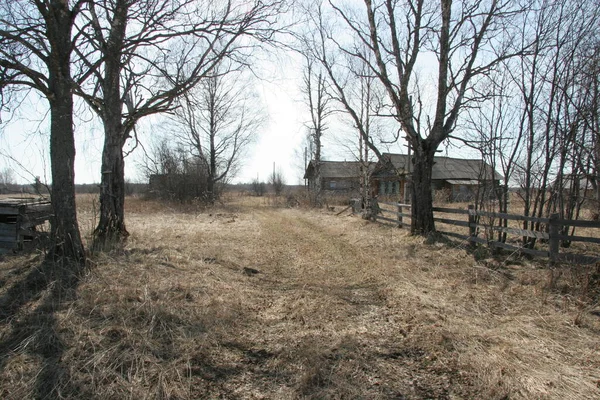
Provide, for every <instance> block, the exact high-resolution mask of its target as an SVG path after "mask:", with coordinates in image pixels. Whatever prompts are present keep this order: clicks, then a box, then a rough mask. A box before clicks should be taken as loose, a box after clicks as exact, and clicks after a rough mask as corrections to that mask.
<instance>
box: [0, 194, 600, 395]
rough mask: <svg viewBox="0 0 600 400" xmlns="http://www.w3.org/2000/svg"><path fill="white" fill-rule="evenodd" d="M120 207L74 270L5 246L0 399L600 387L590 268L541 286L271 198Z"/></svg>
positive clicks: (535, 272) (89, 202) (527, 271)
mask: <svg viewBox="0 0 600 400" xmlns="http://www.w3.org/2000/svg"><path fill="white" fill-rule="evenodd" d="M79 201H80V203H79V206H80V211H79V216H80V218H82V225H83V226H85V224H86V223H87V224H88V225H89V226H93V225H94V223H93V221H92V219H93V218H94V215H95V214H94V213H95V211H94V207H95V206H94V201H93V199H92V198H86V199H84V198H81V199H79ZM127 210H128V214H127V226H128V229H129V230H130V232H131V236H130V237H129V239H128V241H127V242H126V243H125V245H124V246H123V247H122V248H119V249H115V250H113V251H110V252H104V253H97V254H94V255H92V257H93V263H94V265H95V267H94V269H93V270H91V271H90V272H89V273H88V274H87V275H86V276H84V277H83V278H81V279H79V280H76V281H69V280H65V279H63V278H61V277H60V276H58V275H52V274H51V273H49V270H47V269H43V268H41V267H40V258H39V257H37V256H35V255H27V254H20V255H16V256H8V257H5V258H4V259H3V260H0V305H1V310H2V313H1V320H0V398H7V399H17V398H33V397H44V396H46V395H47V396H51V397H59V398H67V399H68V398H72V399H75V398H90V399H95V398H97V399H104V398H161V399H196V398H269V399H295V398H306V399H328V398H330V399H334V398H335V399H338V398H365V399H366V398H368V399H388V398H404V399H422V398H436V399H461V398H462V399H467V398H486V399H507V398H511V399H528V398H540V399H563V398H564V399H587V398H589V399H592V398H598V397H600V387H599V385H600V372H599V371H600V351H599V345H598V340H597V338H598V334H599V333H600V323H599V321H600V310H599V309H598V291H597V289H598V280H599V278H598V274H597V272H598V271H596V270H589V269H583V268H580V269H576V268H565V269H564V270H563V271H562V274H561V275H560V277H559V278H558V280H557V285H556V286H555V288H554V289H553V290H549V289H548V288H547V287H546V286H547V283H548V271H547V270H545V269H543V268H540V266H539V265H536V264H535V263H533V262H531V261H527V260H512V261H510V262H507V261H506V260H502V259H494V258H491V257H489V256H488V255H483V256H482V257H481V258H480V259H477V260H476V259H474V258H473V256H472V255H471V254H470V253H469V252H467V250H466V249H465V248H464V247H463V246H460V245H453V244H451V243H447V244H441V243H437V244H434V245H426V244H424V240H423V239H422V238H419V237H411V236H409V235H408V234H407V232H406V231H405V230H401V229H396V228H391V227H386V226H382V225H378V224H373V223H369V222H366V221H364V220H362V219H360V218H355V217H351V216H348V214H345V213H344V214H341V215H339V216H336V215H335V213H333V212H330V211H328V210H321V211H314V210H313V211H307V210H302V209H298V208H286V207H285V206H282V207H279V208H278V207H274V204H273V203H270V200H269V199H268V198H254V197H235V196H233V197H231V198H230V199H229V202H228V203H227V204H226V205H222V206H218V207H216V208H212V209H202V208H199V207H195V206H193V205H188V206H186V207H185V208H179V207H174V206H172V205H164V204H161V203H156V202H145V201H142V200H140V199H135V198H130V199H128V202H127ZM86 218H87V219H88V220H86ZM40 268H41V269H40ZM36 271H37V272H36ZM40 271H41V272H40ZM69 282H70V283H69ZM67 283H68V284H67ZM57 288H62V289H60V290H58V289H57ZM597 311H598V312H597Z"/></svg>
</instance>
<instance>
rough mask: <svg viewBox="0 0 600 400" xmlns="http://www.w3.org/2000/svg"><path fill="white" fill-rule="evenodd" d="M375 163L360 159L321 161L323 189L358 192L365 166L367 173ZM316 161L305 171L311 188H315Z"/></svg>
mask: <svg viewBox="0 0 600 400" xmlns="http://www.w3.org/2000/svg"><path fill="white" fill-rule="evenodd" d="M374 166H375V163H372V162H369V163H366V165H365V163H361V162H359V161H321V162H320V172H321V190H324V191H328V192H335V193H358V191H359V190H360V180H361V176H362V174H363V171H364V168H367V174H370V173H371V171H372V170H373V167H374ZM315 167H316V163H315V161H314V160H313V161H311V162H310V163H309V164H308V167H307V168H306V171H305V173H304V179H306V180H307V185H308V189H309V190H315V189H316V185H317V180H316V168H315Z"/></svg>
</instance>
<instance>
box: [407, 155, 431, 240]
mask: <svg viewBox="0 0 600 400" xmlns="http://www.w3.org/2000/svg"><path fill="white" fill-rule="evenodd" d="M434 154H435V149H429V150H426V149H425V150H423V149H422V150H420V151H415V158H414V160H415V162H414V165H413V167H414V169H413V174H412V180H411V181H412V191H411V198H412V205H411V223H410V232H411V234H413V235H423V236H426V235H428V234H430V233H433V232H435V224H434V222H433V192H432V190H431V176H432V168H433V156H434ZM409 162H411V161H410V160H409Z"/></svg>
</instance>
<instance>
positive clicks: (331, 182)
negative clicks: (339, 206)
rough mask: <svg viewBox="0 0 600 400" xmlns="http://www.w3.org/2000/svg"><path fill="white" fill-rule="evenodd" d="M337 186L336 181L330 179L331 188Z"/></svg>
mask: <svg viewBox="0 0 600 400" xmlns="http://www.w3.org/2000/svg"><path fill="white" fill-rule="evenodd" d="M336 186H337V184H336V182H335V181H329V189H335V188H336Z"/></svg>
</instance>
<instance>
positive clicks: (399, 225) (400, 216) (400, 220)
mask: <svg viewBox="0 0 600 400" xmlns="http://www.w3.org/2000/svg"><path fill="white" fill-rule="evenodd" d="M398 228H402V204H400V203H398Z"/></svg>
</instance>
